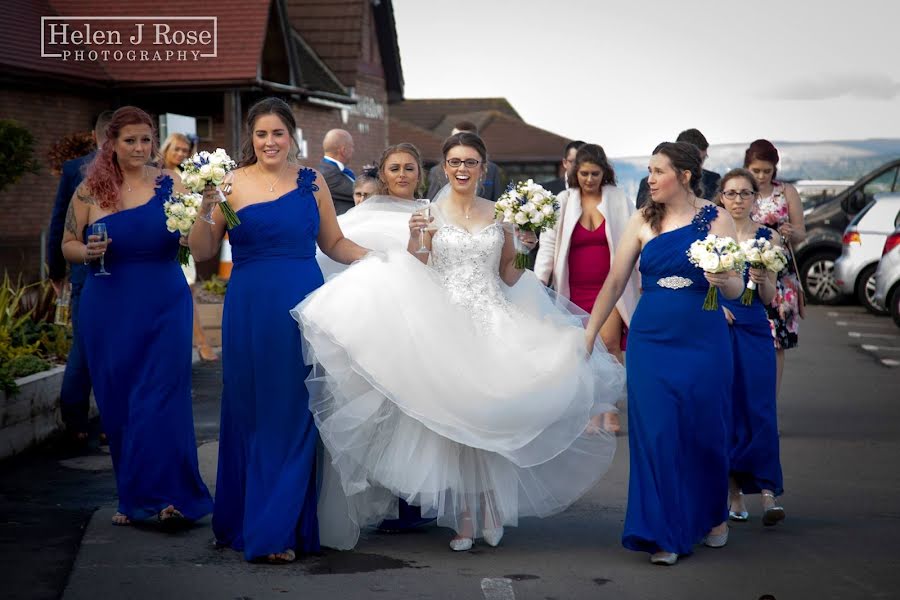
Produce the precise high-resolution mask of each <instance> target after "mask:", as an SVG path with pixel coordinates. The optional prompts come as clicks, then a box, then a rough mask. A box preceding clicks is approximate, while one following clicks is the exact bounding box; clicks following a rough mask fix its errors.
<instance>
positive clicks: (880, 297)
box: [873, 226, 900, 327]
mask: <svg viewBox="0 0 900 600" xmlns="http://www.w3.org/2000/svg"><path fill="white" fill-rule="evenodd" d="M873 300H874V301H875V303H876V304H878V305H879V306H882V307H884V308H886V309H887V310H888V311H889V312H890V313H891V317H893V319H894V323H896V324H897V327H900V226H898V227H897V229H896V230H895V231H894V233H892V234H891V235H889V236H888V238H887V240H886V241H885V242H884V249H883V250H882V254H881V260H880V261H879V263H878V270H876V271H875V294H874V296H873Z"/></svg>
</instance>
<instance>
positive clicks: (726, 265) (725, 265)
mask: <svg viewBox="0 0 900 600" xmlns="http://www.w3.org/2000/svg"><path fill="white" fill-rule="evenodd" d="M721 264H722V269H724V270H725V271H730V270H732V269H733V268H734V255H733V254H726V255H725V256H723V257H722V261H721Z"/></svg>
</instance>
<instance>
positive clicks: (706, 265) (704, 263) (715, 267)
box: [700, 253, 719, 273]
mask: <svg viewBox="0 0 900 600" xmlns="http://www.w3.org/2000/svg"><path fill="white" fill-rule="evenodd" d="M700 268H701V269H703V270H704V271H706V272H707V273H717V272H718V271H719V257H718V256H717V255H716V254H713V253H709V254H707V255H705V256H704V257H703V258H701V259H700Z"/></svg>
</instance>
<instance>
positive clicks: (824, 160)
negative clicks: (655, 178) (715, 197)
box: [612, 139, 900, 198]
mask: <svg viewBox="0 0 900 600" xmlns="http://www.w3.org/2000/svg"><path fill="white" fill-rule="evenodd" d="M774 143H775V146H776V147H777V148H778V152H779V154H780V155H781V163H780V164H779V166H778V176H779V178H782V179H786V180H796V179H848V180H856V179H858V178H859V177H861V176H862V175H865V174H866V173H867V172H869V171H871V170H872V169H874V168H875V167H877V166H878V165H880V164H882V163H885V162H887V161H889V160H892V159H895V158H900V139H872V140H851V141H846V140H844V141H841V140H838V141H826V142H779V141H775V142H774ZM748 145H749V142H747V143H743V144H719V145H714V146H710V147H709V160H707V161H706V165H705V167H706V168H707V169H710V170H712V171H717V172H719V173H725V172H726V171H728V170H729V169H732V168H734V167H740V166H742V164H743V161H744V151H745V150H746V149H747V146H748ZM647 160H648V157H647V156H637V157H625V158H614V159H612V163H613V167H614V168H615V169H616V176H617V178H618V180H619V186H620V187H622V188H623V189H624V190H625V192H626V193H627V194H628V195H629V196H631V197H632V198H633V197H635V196H636V195H637V187H638V183H639V182H640V180H641V178H643V177H645V176H646V174H647Z"/></svg>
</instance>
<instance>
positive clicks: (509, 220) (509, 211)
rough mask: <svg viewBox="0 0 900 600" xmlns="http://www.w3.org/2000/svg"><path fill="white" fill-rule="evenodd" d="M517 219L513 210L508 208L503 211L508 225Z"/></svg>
mask: <svg viewBox="0 0 900 600" xmlns="http://www.w3.org/2000/svg"><path fill="white" fill-rule="evenodd" d="M514 218H515V213H513V211H512V209H511V208H507V209H506V210H504V211H503V220H504V221H506V222H507V223H512V222H513V219H514Z"/></svg>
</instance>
